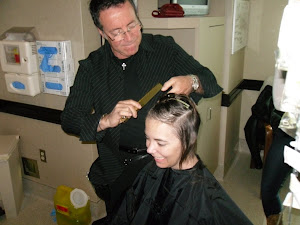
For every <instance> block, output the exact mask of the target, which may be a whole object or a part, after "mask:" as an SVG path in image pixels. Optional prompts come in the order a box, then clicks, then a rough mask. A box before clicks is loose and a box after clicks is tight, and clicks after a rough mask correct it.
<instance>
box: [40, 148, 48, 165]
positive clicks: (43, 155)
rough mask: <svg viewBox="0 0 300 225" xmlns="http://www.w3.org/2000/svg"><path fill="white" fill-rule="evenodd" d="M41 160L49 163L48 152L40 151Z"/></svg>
mask: <svg viewBox="0 0 300 225" xmlns="http://www.w3.org/2000/svg"><path fill="white" fill-rule="evenodd" d="M40 159H41V161H42V162H47V158H46V151H45V150H43V149H40Z"/></svg>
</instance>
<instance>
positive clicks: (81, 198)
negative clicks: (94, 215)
mask: <svg viewBox="0 0 300 225" xmlns="http://www.w3.org/2000/svg"><path fill="white" fill-rule="evenodd" d="M54 207H55V211H56V220H57V224H58V225H89V224H90V222H91V210H90V200H89V197H88V196H87V194H86V193H85V192H84V191H83V190H81V189H77V188H75V189H73V188H70V187H67V186H64V185H60V186H58V187H57V189H56V193H55V196H54Z"/></svg>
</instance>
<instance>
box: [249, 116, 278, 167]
mask: <svg viewBox="0 0 300 225" xmlns="http://www.w3.org/2000/svg"><path fill="white" fill-rule="evenodd" d="M260 122H261V123H262V124H263V126H264V129H265V138H264V143H260V144H259V147H260V148H259V149H261V150H263V151H264V156H263V160H262V161H263V165H264V164H265V161H266V158H267V154H268V152H269V149H270V147H271V144H272V141H273V129H272V126H271V125H270V124H268V123H266V122H263V121H260ZM250 168H251V169H254V168H255V164H254V161H253V159H252V158H251V162H250Z"/></svg>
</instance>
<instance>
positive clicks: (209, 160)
mask: <svg viewBox="0 0 300 225" xmlns="http://www.w3.org/2000/svg"><path fill="white" fill-rule="evenodd" d="M221 97H222V94H221V93H220V94H218V95H217V96H215V97H213V98H208V99H201V101H200V102H199V103H198V107H197V109H198V112H199V114H200V118H201V124H200V128H199V134H198V140H197V154H198V155H199V156H200V158H201V160H202V161H203V163H204V164H205V165H206V166H207V168H208V169H209V170H210V172H211V173H214V172H215V170H216V168H217V166H218V159H219V136H220V113H221Z"/></svg>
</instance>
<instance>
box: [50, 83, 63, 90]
mask: <svg viewBox="0 0 300 225" xmlns="http://www.w3.org/2000/svg"><path fill="white" fill-rule="evenodd" d="M46 88H48V89H54V90H59V91H61V90H62V89H63V86H62V85H61V84H59V83H51V82H46Z"/></svg>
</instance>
